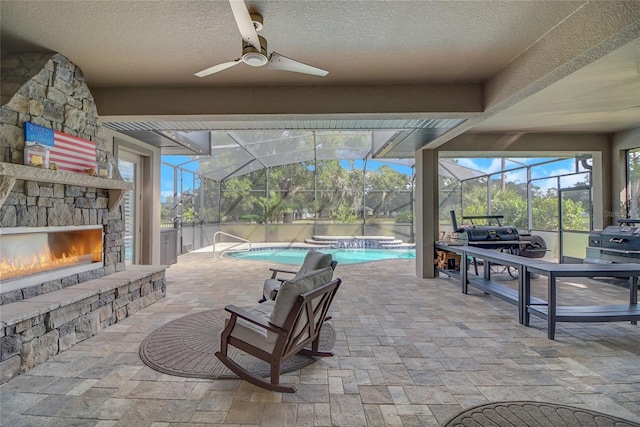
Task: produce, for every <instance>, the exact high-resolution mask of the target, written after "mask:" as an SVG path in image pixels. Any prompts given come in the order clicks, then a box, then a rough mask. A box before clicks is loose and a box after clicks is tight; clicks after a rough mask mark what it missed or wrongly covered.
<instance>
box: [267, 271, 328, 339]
mask: <svg viewBox="0 0 640 427" xmlns="http://www.w3.org/2000/svg"><path fill="white" fill-rule="evenodd" d="M332 278H333V269H332V268H331V267H326V268H323V269H320V270H314V271H311V272H309V273H307V274H303V275H301V276H299V277H298V276H296V277H295V278H293V279H291V280H287V281H286V282H284V283H283V284H282V286H280V291H278V295H277V296H276V301H275V304H274V306H273V311H272V312H271V317H270V319H271V323H273V324H274V325H277V326H280V327H282V326H283V325H284V322H285V320H287V316H288V315H289V312H290V311H291V308H293V305H294V304H295V302H296V299H297V298H298V295H300V294H303V293H305V292H309V291H310V290H312V289H315V288H317V287H319V286H322V285H324V284H325V283H329V282H330V281H331V279H332ZM271 335H275V334H271Z"/></svg>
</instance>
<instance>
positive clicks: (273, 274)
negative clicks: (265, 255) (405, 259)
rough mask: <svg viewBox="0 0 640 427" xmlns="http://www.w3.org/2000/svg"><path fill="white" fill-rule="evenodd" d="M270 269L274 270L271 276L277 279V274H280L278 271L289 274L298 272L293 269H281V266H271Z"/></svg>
mask: <svg viewBox="0 0 640 427" xmlns="http://www.w3.org/2000/svg"><path fill="white" fill-rule="evenodd" d="M269 271H272V272H273V273H272V274H271V278H272V279H275V278H276V276H277V275H278V273H287V274H296V273H297V272H296V271H291V270H281V269H279V268H270V269H269Z"/></svg>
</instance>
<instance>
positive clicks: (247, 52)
mask: <svg viewBox="0 0 640 427" xmlns="http://www.w3.org/2000/svg"><path fill="white" fill-rule="evenodd" d="M258 39H259V40H260V51H258V49H256V48H255V47H253V46H252V45H250V44H248V43H247V42H245V41H243V42H242V60H243V61H244V63H245V64H247V65H251V66H252V67H261V66H263V65H265V64H266V63H267V62H268V61H269V60H268V58H267V40H266V39H265V38H264V37H262V36H258Z"/></svg>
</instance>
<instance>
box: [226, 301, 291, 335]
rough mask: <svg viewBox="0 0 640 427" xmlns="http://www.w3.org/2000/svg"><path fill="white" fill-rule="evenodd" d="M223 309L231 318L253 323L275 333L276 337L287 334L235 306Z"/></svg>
mask: <svg viewBox="0 0 640 427" xmlns="http://www.w3.org/2000/svg"><path fill="white" fill-rule="evenodd" d="M224 309H225V310H226V311H228V312H229V313H231V315H232V316H238V317H239V318H241V319H244V320H246V321H247V322H249V323H253V324H254V325H256V326H259V327H261V328H264V329H266V330H268V331H271V332H275V333H276V334H278V335H286V334H287V331H285V330H284V329H282V328H281V327H279V326H276V325H274V324H273V323H271V322H265V321H264V319H261V318H259V317H258V316H256V315H254V314H252V313H249V312H248V311H247V310H244V309H242V308H240V307H236V306H235V305H228V306H226V307H225V308H224Z"/></svg>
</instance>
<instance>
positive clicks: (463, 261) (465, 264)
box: [460, 251, 469, 294]
mask: <svg viewBox="0 0 640 427" xmlns="http://www.w3.org/2000/svg"><path fill="white" fill-rule="evenodd" d="M468 268H469V260H468V259H467V253H466V252H464V251H463V252H462V254H460V281H461V284H460V285H461V289H462V293H463V294H466V293H467V292H468V288H469V282H468V280H467V276H468V274H469V272H468V271H467V269H468Z"/></svg>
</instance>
